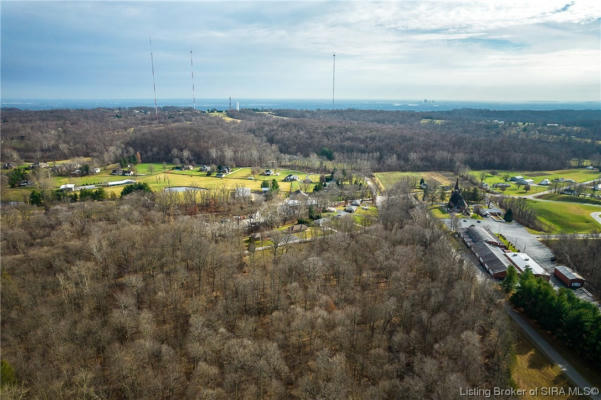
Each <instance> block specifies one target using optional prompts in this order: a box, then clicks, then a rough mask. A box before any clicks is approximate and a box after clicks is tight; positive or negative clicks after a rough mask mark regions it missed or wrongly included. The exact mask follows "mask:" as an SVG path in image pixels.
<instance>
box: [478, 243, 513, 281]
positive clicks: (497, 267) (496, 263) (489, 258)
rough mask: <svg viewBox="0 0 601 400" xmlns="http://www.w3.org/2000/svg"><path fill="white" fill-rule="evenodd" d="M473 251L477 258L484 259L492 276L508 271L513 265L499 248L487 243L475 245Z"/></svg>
mask: <svg viewBox="0 0 601 400" xmlns="http://www.w3.org/2000/svg"><path fill="white" fill-rule="evenodd" d="M472 250H473V251H474V253H475V254H476V256H477V257H479V258H481V259H482V262H483V263H484V264H485V265H486V267H487V268H488V269H489V271H490V273H491V274H492V275H494V274H496V273H499V272H503V271H506V270H507V267H509V265H511V263H510V262H509V261H508V260H507V259H506V258H505V257H504V256H503V255H504V253H503V251H502V250H501V249H499V248H498V247H494V246H491V245H489V244H488V243H486V242H478V243H476V244H474V246H473V248H472Z"/></svg>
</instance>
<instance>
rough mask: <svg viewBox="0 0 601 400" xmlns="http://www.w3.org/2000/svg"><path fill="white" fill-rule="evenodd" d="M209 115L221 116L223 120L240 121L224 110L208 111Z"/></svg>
mask: <svg viewBox="0 0 601 400" xmlns="http://www.w3.org/2000/svg"><path fill="white" fill-rule="evenodd" d="M209 115H210V116H212V117H218V118H222V119H223V120H224V121H226V122H240V120H239V119H235V118H232V117H230V116H229V115H227V113H226V112H225V111H220V112H217V111H215V112H210V113H209Z"/></svg>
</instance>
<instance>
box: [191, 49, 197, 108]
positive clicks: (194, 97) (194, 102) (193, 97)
mask: <svg viewBox="0 0 601 400" xmlns="http://www.w3.org/2000/svg"><path fill="white" fill-rule="evenodd" d="M190 69H191V71H192V108H193V109H194V111H196V96H195V94H194V63H193V62H192V50H190Z"/></svg>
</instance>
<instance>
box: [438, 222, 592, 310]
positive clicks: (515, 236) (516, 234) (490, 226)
mask: <svg viewBox="0 0 601 400" xmlns="http://www.w3.org/2000/svg"><path fill="white" fill-rule="evenodd" d="M444 222H445V224H446V225H447V226H449V227H450V224H451V220H450V219H445V220H444ZM470 225H479V226H482V227H483V228H485V229H487V230H489V231H490V232H492V233H494V234H497V233H500V234H502V235H503V236H505V238H506V239H507V240H509V241H510V242H511V243H512V244H513V245H514V246H515V247H516V248H517V249H518V250H519V251H520V252H524V253H527V254H528V255H529V256H530V257H532V258H533V259H534V260H535V261H536V262H537V263H539V264H540V266H541V267H543V268H544V269H545V270H546V271H547V272H548V273H549V274H550V275H551V279H550V283H551V284H552V285H553V286H554V287H557V288H561V287H564V288H565V285H563V283H562V282H560V281H559V280H558V279H557V278H556V277H555V276H554V275H553V271H554V269H555V267H556V266H557V265H558V264H557V263H556V262H555V261H554V259H555V258H554V256H553V252H552V251H551V249H549V248H548V247H547V246H545V244H544V243H542V242H541V241H540V240H539V236H537V235H534V234H532V233H530V232H528V230H527V229H526V228H525V227H524V226H523V225H520V224H518V223H517V222H515V221H514V222H511V223H507V222H505V221H502V222H499V221H495V220H493V219H490V218H485V219H482V220H475V219H470V218H460V219H459V221H458V224H457V228H467V227H469V226H470ZM585 286H586V284H585ZM573 292H574V294H575V295H576V296H578V297H579V298H581V299H583V300H586V301H590V302H593V303H596V304H597V305H599V303H598V302H597V301H596V299H595V298H594V297H593V296H592V294H591V293H590V292H589V291H588V290H586V288H579V289H574V290H573Z"/></svg>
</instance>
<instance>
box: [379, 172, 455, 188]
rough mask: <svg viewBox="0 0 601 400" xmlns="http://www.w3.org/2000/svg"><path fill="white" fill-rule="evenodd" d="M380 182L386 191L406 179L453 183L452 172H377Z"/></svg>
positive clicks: (444, 183)
mask: <svg viewBox="0 0 601 400" xmlns="http://www.w3.org/2000/svg"><path fill="white" fill-rule="evenodd" d="M374 176H375V177H376V179H377V180H378V182H379V183H380V185H381V186H382V187H384V189H389V188H390V187H392V186H393V185H394V184H395V183H397V182H399V181H400V180H401V178H404V177H414V178H417V180H418V182H419V180H420V179H421V178H424V180H426V181H428V180H436V181H438V182H439V183H440V184H442V185H451V184H452V183H453V179H454V178H453V173H452V172H437V171H425V172H401V171H392V172H376V173H375V174H374Z"/></svg>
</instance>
